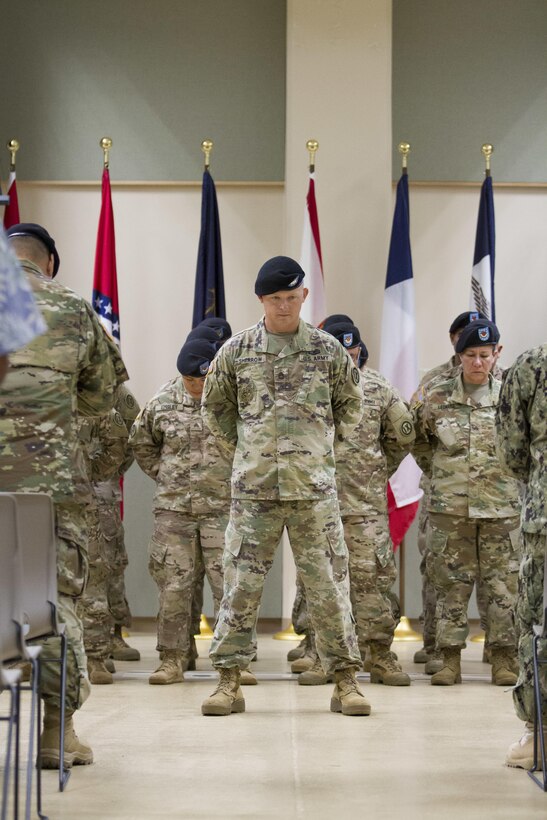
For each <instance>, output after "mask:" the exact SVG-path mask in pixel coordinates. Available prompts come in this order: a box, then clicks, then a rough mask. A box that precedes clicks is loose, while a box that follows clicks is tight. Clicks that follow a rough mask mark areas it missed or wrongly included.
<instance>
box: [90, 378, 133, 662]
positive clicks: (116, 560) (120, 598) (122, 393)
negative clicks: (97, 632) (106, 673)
mask: <svg viewBox="0 0 547 820" xmlns="http://www.w3.org/2000/svg"><path fill="white" fill-rule="evenodd" d="M115 409H116V410H117V412H118V413H119V414H120V416H121V417H122V419H123V422H124V424H125V427H126V430H127V433H128V434H129V432H130V430H131V427H132V425H133V422H134V421H135V419H136V418H137V415H138V413H139V410H140V407H139V404H138V402H137V400H136V398H135V396H134V395H133V393H131V391H130V390H128V388H127V387H125V385H122V386H121V387H120V388H118V390H117V392H116V404H115ZM133 460H134V455H133V452H132V450H131V448H130V447H129V438H128V439H127V443H126V450H125V453H124V460H123V462H122V463H121V465H120V467H119V468H118V471H117V474H116V476H115V477H114V478H112V479H110V481H96V482H94V484H93V491H94V493H95V498H96V499H97V504H98V505H99V521H100V525H101V533H102V537H103V539H104V550H105V555H106V561H107V564H108V568H109V572H108V577H107V580H106V596H107V600H108V609H109V611H110V615H111V617H112V620H113V623H114V630H113V633H112V637H111V643H110V654H111V655H112V657H113V658H114V660H118V661H138V660H140V652H139V651H138V649H135V648H134V647H132V646H129V644H127V642H126V641H125V640H124V638H123V636H122V629H123V627H127V628H129V627H130V626H131V622H132V618H131V610H130V608H129V603H128V601H127V596H126V592H125V579H124V575H125V570H126V568H127V564H128V558H127V550H126V548H125V534H124V528H123V522H122V516H121V505H122V500H123V499H122V489H121V486H120V478H121V477H122V476H123V475H125V473H126V472H127V470H129V468H130V467H131V465H132V463H133ZM107 666H109V667H110V671H111V672H112V671H114V669H113V666H114V664H113V662H111V665H110V664H107Z"/></svg>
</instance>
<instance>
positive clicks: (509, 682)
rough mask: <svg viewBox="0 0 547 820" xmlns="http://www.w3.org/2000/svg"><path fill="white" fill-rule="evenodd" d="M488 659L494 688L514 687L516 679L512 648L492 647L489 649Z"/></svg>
mask: <svg viewBox="0 0 547 820" xmlns="http://www.w3.org/2000/svg"><path fill="white" fill-rule="evenodd" d="M490 658H491V663H492V683H493V684H494V686H514V685H515V683H516V682H517V678H518V675H517V674H515V666H516V657H515V650H514V649H513V648H512V647H511V648H509V647H495V646H493V647H492V648H491V649H490Z"/></svg>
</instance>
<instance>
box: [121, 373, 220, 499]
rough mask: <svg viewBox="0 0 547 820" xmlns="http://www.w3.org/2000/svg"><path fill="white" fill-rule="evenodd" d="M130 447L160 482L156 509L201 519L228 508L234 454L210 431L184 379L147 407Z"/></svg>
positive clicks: (175, 381)
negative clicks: (198, 516) (184, 383)
mask: <svg viewBox="0 0 547 820" xmlns="http://www.w3.org/2000/svg"><path fill="white" fill-rule="evenodd" d="M129 444H130V446H131V448H132V449H133V452H134V454H135V458H136V460H137V463H138V465H139V466H140V467H141V468H142V470H144V472H145V473H146V474H147V475H149V476H150V478H153V479H154V481H155V482H156V492H155V495H154V509H155V510H174V511H177V512H185V513H192V514H194V515H199V514H204V513H209V512H214V511H215V510H226V509H227V508H228V507H229V505H230V475H231V472H232V458H231V455H229V454H228V453H227V452H226V450H225V448H223V447H220V446H219V444H218V441H217V439H216V438H215V436H213V435H212V434H211V432H210V430H208V428H207V426H206V425H205V423H204V421H203V419H202V417H201V413H200V404H199V402H196V401H195V400H194V399H193V398H192V397H191V396H189V395H188V393H187V392H186V390H185V389H184V385H183V382H182V377H181V376H178V377H177V378H176V379H173V380H172V381H170V382H167V384H165V385H164V386H163V387H161V388H160V389H159V390H158V392H157V393H156V395H155V396H154V397H153V398H152V399H150V401H149V402H147V403H146V404H145V406H144V407H143V409H142V410H141V412H140V413H139V415H138V416H137V418H136V420H135V423H134V425H133V427H132V429H131V435H130V438H129Z"/></svg>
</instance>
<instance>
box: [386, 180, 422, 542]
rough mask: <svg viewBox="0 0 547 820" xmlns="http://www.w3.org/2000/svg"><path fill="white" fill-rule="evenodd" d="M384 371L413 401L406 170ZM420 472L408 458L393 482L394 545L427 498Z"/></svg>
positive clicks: (390, 276)
mask: <svg viewBox="0 0 547 820" xmlns="http://www.w3.org/2000/svg"><path fill="white" fill-rule="evenodd" d="M380 372H381V373H382V374H383V375H384V376H385V377H386V379H388V381H390V382H391V384H392V385H393V386H394V387H396V388H397V389H398V390H399V392H400V393H401V395H402V396H403V398H405V399H406V400H407V401H408V400H409V399H410V397H411V396H412V394H413V393H414V391H415V389H416V386H417V384H418V357H417V352H416V318H415V313H414V278H413V274H412V255H411V252H410V214H409V198H408V176H407V173H406V169H404V170H403V173H402V176H401V179H400V180H399V183H398V185H397V197H396V202H395V213H394V215H393V227H392V231H391V242H390V246H389V258H388V264H387V275H386V289H385V292H384V310H383V315H382V342H381V348H380ZM421 474H422V473H421V470H420V468H419V467H418V465H417V464H416V462H415V461H414V458H413V457H412V456H411V455H408V456H406V458H404V459H403V461H402V462H401V464H400V465H399V468H398V470H397V471H396V472H395V473H394V474H393V475H392V476H391V478H390V479H389V484H388V489H387V496H388V512H389V529H390V532H391V538H392V541H393V544H394V546H395V547H397V546H398V545H399V544H400V543H401V541H402V540H403V538H404V535H405V533H406V531H407V530H408V528H409V527H410V525H411V523H412V521H413V519H414V516H415V515H416V512H417V510H418V504H419V501H420V498H421V497H422V495H423V493H422V490H421V489H420V486H419V484H420V476H421Z"/></svg>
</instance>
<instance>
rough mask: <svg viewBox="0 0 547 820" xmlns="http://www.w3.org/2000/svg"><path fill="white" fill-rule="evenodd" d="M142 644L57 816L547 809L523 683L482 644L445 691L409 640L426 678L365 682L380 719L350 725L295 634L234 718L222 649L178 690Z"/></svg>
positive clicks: (517, 813)
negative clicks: (91, 759) (302, 656)
mask: <svg viewBox="0 0 547 820" xmlns="http://www.w3.org/2000/svg"><path fill="white" fill-rule="evenodd" d="M129 642H130V643H131V644H132V645H134V646H136V647H137V648H138V649H139V650H140V651H141V660H140V661H139V662H133V663H117V668H118V672H117V674H116V675H115V683H114V685H113V686H95V687H93V692H92V695H91V697H90V699H89V701H88V702H87V703H86V705H85V707H84V708H83V709H82V711H81V712H80V713H79V714H78V715H77V717H76V727H77V731H78V733H79V734H80V735H81V736H82V737H84V738H85V739H86V740H87V741H88V742H89V743H90V744H91V745H92V746H93V750H94V753H95V761H96V762H95V763H94V764H93V765H92V766H87V767H77V768H75V769H74V770H73V773H72V776H71V778H70V780H69V783H68V786H67V789H66V791H65V792H64V793H63V794H60V793H59V792H58V791H57V783H56V773H53V772H44V775H43V781H44V795H43V808H44V812H45V813H46V814H47V815H48V816H49V818H50V820H61V818H62V819H63V820H75V818H79V819H81V820H87V818H95V819H97V820H110V818H112V820H114V818H116V819H121V818H131V820H136V819H137V818H143V819H144V820H148V818H150V819H152V818H195V819H196V820H198V818H199V820H213V818H215V820H216V819H218V820H232V819H233V820H236V818H237V820H239V819H240V818H249V819H250V820H255V819H256V820H258V819H259V818H286V820H293V818H294V820H300V818H305V819H307V818H310V819H311V818H313V820H323V818H325V820H326V819H327V818H332V817H335V818H337V819H338V820H345V818H349V817H359V818H370V819H371V820H375V819H376V818H381V820H384V818H385V820H387V818H402V819H403V820H414V818H425V819H426V820H427V819H428V818H440V820H444V819H445V818H447V819H448V818H450V819H451V818H454V819H456V818H458V820H460V818H464V820H475V818H477V820H478V819H479V818H480V820H498V818H499V820H502V818H503V819H504V820H505V818H507V820H509V819H511V820H520V818H522V819H523V820H529V819H531V818H536V817H537V818H540V817H541V818H546V817H547V794H544V793H543V792H542V791H541V790H540V789H539V788H538V787H537V786H535V785H534V783H533V782H532V781H531V780H530V778H529V777H528V776H527V774H526V773H525V772H523V771H522V770H518V769H508V768H506V767H504V766H503V759H504V754H505V750H506V747H507V746H508V744H509V743H511V742H512V741H513V740H516V739H517V738H518V737H519V736H520V734H521V727H522V724H521V723H520V721H518V720H517V719H516V717H515V716H514V713H513V709H512V700H511V694H510V692H506V691H504V690H503V689H502V688H499V687H494V686H492V685H491V684H490V678H489V674H490V667H488V666H486V665H484V664H483V663H482V662H481V655H482V644H477V643H469V644H468V648H467V649H466V650H465V652H464V655H463V673H464V682H463V685H461V686H454V687H448V688H445V687H432V686H431V685H430V684H429V678H428V677H427V676H425V675H424V674H423V666H418V665H415V664H414V663H413V662H412V657H413V654H414V652H415V651H416V649H417V648H418V647H419V644H417V643H414V642H408V643H406V642H404V643H403V642H398V643H397V644H396V650H397V652H398V654H399V657H400V660H401V661H402V664H403V667H404V668H405V669H406V671H408V672H409V673H410V675H411V677H412V685H411V686H410V687H405V688H394V687H385V686H379V685H371V684H370V683H368V675H364V674H363V675H361V676H360V679H361V681H362V683H363V685H364V688H365V689H366V694H367V697H368V699H369V700H370V701H371V703H372V709H373V711H372V715H371V716H370V717H359V718H350V717H345V716H342V715H338V714H332V713H331V712H330V711H329V701H330V694H331V689H332V685H328V686H317V687H303V686H299V685H298V684H297V681H296V677H295V676H292V675H291V674H290V668H289V664H288V663H287V662H286V660H285V656H286V652H287V651H288V649H290V648H291V647H292V646H294V643H289V642H285V641H276V640H274V639H273V638H272V636H271V635H261V636H260V637H259V657H258V661H257V662H256V663H255V664H253V667H254V670H255V672H256V675H257V678H258V680H259V685H258V686H256V687H246V688H245V690H244V694H245V697H246V702H247V711H246V712H245V713H244V714H240V715H231V716H229V717H225V718H221V717H202V715H201V713H200V704H201V701H202V700H203V699H204V698H205V697H206V696H207V695H208V694H210V693H211V691H212V690H213V688H214V685H215V682H214V674H213V673H212V671H211V666H210V663H209V660H208V658H207V650H208V646H209V644H208V643H207V642H205V641H199V651H200V659H199V661H198V671H197V672H194V673H188V674H187V680H186V681H185V682H184V683H181V684H175V685H172V686H166V687H159V686H149V685H148V682H147V678H148V675H149V674H150V672H151V671H152V670H153V669H154V668H155V666H156V659H157V655H156V652H155V648H154V644H155V641H154V636H153V635H151V634H145V633H138V632H133V634H132V635H131V637H130V639H129ZM2 731H3V729H2ZM0 737H1V738H2V742H3V739H4V737H5V735H4V734H2V735H0Z"/></svg>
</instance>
